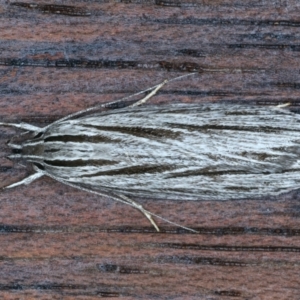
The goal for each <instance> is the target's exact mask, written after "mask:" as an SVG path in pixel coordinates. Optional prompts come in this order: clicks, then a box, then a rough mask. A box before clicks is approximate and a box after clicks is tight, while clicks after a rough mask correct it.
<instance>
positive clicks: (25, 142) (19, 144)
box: [7, 132, 44, 159]
mask: <svg viewBox="0 0 300 300" xmlns="http://www.w3.org/2000/svg"><path fill="white" fill-rule="evenodd" d="M7 145H8V147H9V148H11V151H12V155H10V156H8V158H9V159H14V158H28V157H29V156H36V157H39V156H41V155H42V154H43V152H44V140H43V132H38V133H33V132H26V133H24V134H20V135H18V136H15V137H13V138H12V139H10V140H9V141H8V142H7Z"/></svg>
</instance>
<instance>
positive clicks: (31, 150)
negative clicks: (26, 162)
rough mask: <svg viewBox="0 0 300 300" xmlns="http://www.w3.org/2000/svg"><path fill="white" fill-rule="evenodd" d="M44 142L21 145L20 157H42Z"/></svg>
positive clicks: (28, 142)
mask: <svg viewBox="0 0 300 300" xmlns="http://www.w3.org/2000/svg"><path fill="white" fill-rule="evenodd" d="M43 154H44V141H42V140H40V141H32V140H29V141H27V142H25V143H23V144H22V155H34V156H43Z"/></svg>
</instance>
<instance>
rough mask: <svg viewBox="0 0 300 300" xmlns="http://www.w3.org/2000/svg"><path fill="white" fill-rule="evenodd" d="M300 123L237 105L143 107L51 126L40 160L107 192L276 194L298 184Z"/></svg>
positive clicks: (57, 173)
mask: <svg viewBox="0 0 300 300" xmlns="http://www.w3.org/2000/svg"><path fill="white" fill-rule="evenodd" d="M299 131H300V124H299V118H298V116H297V115H296V114H293V113H288V112H287V111H284V110H282V109H274V108H270V107H258V106H249V105H232V104H217V103H206V104H197V105H195V104H192V105H191V104H176V105H167V106H146V107H145V106H144V107H137V108H126V109H120V110H116V111H109V112H104V113H98V114H94V115H89V116H85V117H81V118H80V117H79V118H77V119H74V120H68V121H64V122H61V123H57V124H55V125H53V126H50V127H49V128H48V129H47V131H46V132H45V133H44V134H43V136H42V139H43V141H44V143H43V144H44V156H43V157H42V158H41V159H40V160H39V161H38V162H39V163H41V164H43V167H44V168H45V171H46V172H47V173H48V174H51V175H52V176H53V177H56V178H61V179H63V180H65V181H67V182H70V183H72V184H75V185H78V186H83V187H88V188H89V189H91V190H97V191H102V192H105V193H108V194H111V193H112V194H115V193H122V194H124V195H127V196H133V197H149V198H152V199H162V198H163V199H172V200H228V199H242V198H253V197H257V196H261V195H266V194H269V195H277V194H279V193H282V192H284V191H287V190H290V189H295V188H296V187H299V183H300V178H299V176H297V174H298V173H297V172H299V152H300V151H299V142H300V139H299Z"/></svg>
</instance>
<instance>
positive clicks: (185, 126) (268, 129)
mask: <svg viewBox="0 0 300 300" xmlns="http://www.w3.org/2000/svg"><path fill="white" fill-rule="evenodd" d="M167 124H168V125H170V126H172V127H173V128H182V129H188V130H191V131H206V130H232V131H234V130H235V131H249V132H258V131H259V132H269V133H271V132H274V133H276V132H280V131H283V130H285V131H295V129H288V128H284V129H283V128H281V127H271V126H229V125H215V124H207V125H201V126H197V125H189V124H178V123H167Z"/></svg>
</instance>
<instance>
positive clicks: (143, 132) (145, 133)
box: [84, 125, 181, 139]
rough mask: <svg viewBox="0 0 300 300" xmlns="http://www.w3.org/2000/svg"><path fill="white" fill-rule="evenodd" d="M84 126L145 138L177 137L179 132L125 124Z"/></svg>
mask: <svg viewBox="0 0 300 300" xmlns="http://www.w3.org/2000/svg"><path fill="white" fill-rule="evenodd" d="M84 126H85V127H92V128H96V129H99V130H104V131H113V132H120V133H125V134H130V135H134V136H137V137H146V138H153V137H157V138H174V139H175V138H178V137H179V136H180V134H181V133H180V132H174V131H173V130H168V129H161V128H159V129H158V128H145V127H137V126H135V127H126V126H94V125H84Z"/></svg>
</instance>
